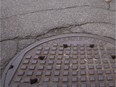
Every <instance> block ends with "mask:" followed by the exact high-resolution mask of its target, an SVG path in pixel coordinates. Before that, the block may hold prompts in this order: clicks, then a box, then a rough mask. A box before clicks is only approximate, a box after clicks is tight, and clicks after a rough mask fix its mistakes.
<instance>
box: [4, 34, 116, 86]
mask: <svg viewBox="0 0 116 87" xmlns="http://www.w3.org/2000/svg"><path fill="white" fill-rule="evenodd" d="M115 58H116V54H115V41H114V40H112V39H109V38H105V37H100V36H96V35H90V34H64V35H60V36H55V37H51V38H47V39H44V40H41V41H38V42H36V43H34V44H32V45H30V46H29V47H27V48H25V49H24V50H22V51H21V52H20V53H19V54H18V55H16V56H15V58H13V60H11V62H10V63H9V64H8V66H7V67H6V70H5V72H4V75H3V87H115V74H116V70H115V68H116V65H115Z"/></svg>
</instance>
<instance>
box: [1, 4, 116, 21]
mask: <svg viewBox="0 0 116 87" xmlns="http://www.w3.org/2000/svg"><path fill="white" fill-rule="evenodd" d="M80 7H81V8H85V7H89V8H97V9H102V10H108V11H111V12H115V10H111V9H109V7H108V9H107V8H101V7H95V6H89V5H82V6H76V5H75V6H70V7H64V8H55V9H46V10H37V11H32V12H27V13H22V14H16V15H11V16H8V17H3V18H0V19H7V18H11V17H14V16H20V15H26V14H31V13H39V12H45V11H58V10H65V9H72V8H80Z"/></svg>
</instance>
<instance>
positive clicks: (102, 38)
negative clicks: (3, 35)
mask: <svg viewBox="0 0 116 87" xmlns="http://www.w3.org/2000/svg"><path fill="white" fill-rule="evenodd" d="M65 37H89V38H94V39H99V40H103V41H105V42H109V43H112V44H115V40H113V39H111V38H107V37H103V36H98V35H95V34H82V33H77V34H62V35H58V36H53V37H49V38H45V39H42V40H40V41H37V42H35V43H33V44H31V45H30V46H28V47H26V48H24V49H23V50H22V51H20V52H19V53H18V54H17V55H16V56H15V57H14V58H13V59H12V60H11V61H10V62H9V63H8V65H7V66H6V68H5V70H4V72H3V75H2V85H3V87H4V85H5V87H8V86H7V83H8V82H6V81H5V80H6V77H7V76H6V75H7V73H8V71H9V67H10V65H12V64H13V62H14V61H17V59H18V57H20V58H19V59H20V60H22V58H23V56H24V55H25V53H26V52H28V51H29V50H31V49H32V48H34V47H36V46H38V45H40V44H42V43H45V42H47V41H51V40H54V39H58V38H65ZM18 66H19V64H17V67H18ZM17 67H15V68H17ZM14 71H15V69H14Z"/></svg>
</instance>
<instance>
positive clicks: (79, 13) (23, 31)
mask: <svg viewBox="0 0 116 87" xmlns="http://www.w3.org/2000/svg"><path fill="white" fill-rule="evenodd" d="M0 10H1V13H0V34H1V38H0V44H1V45H0V46H1V50H0V51H1V52H0V53H1V59H0V60H1V64H2V67H0V68H2V70H3V69H4V68H5V66H6V65H7V63H8V62H9V61H10V60H11V59H12V58H13V57H14V56H15V55H16V54H17V53H18V52H19V51H21V50H22V49H24V48H25V47H27V46H28V45H30V44H32V43H34V42H36V41H38V40H40V39H43V38H46V37H51V36H54V35H59V34H63V33H77V32H82V33H92V34H98V35H102V36H107V37H110V38H113V39H116V37H115V33H116V32H115V0H112V1H111V3H106V2H105V0H1V7H0Z"/></svg>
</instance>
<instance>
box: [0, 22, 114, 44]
mask: <svg viewBox="0 0 116 87" xmlns="http://www.w3.org/2000/svg"><path fill="white" fill-rule="evenodd" d="M97 23H99V24H109V25H115V24H112V23H108V22H86V23H81V24H72V25H67V26H60V27H55V28H53V29H49V30H48V31H46V32H44V33H42V34H39V35H36V36H31V35H28V36H25V37H18V36H17V37H14V38H9V39H4V40H1V41H0V42H3V41H7V40H23V39H37V38H38V37H41V36H44V35H45V34H46V33H50V32H53V31H55V30H57V29H63V28H72V27H76V26H79V27H80V28H81V26H83V25H86V24H97Z"/></svg>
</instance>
